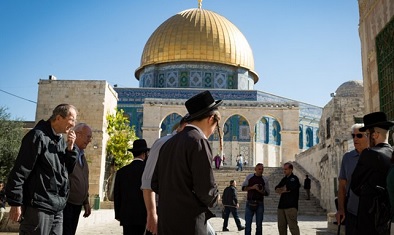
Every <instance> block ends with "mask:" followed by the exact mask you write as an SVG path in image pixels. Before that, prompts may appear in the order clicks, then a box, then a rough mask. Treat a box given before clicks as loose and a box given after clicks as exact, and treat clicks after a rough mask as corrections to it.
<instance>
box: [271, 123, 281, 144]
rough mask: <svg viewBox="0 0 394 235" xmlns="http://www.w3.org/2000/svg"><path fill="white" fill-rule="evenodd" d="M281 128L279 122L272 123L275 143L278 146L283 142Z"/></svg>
mask: <svg viewBox="0 0 394 235" xmlns="http://www.w3.org/2000/svg"><path fill="white" fill-rule="evenodd" d="M281 130H282V128H281V126H280V124H279V122H278V121H277V120H274V121H273V122H272V136H273V137H274V139H273V140H274V143H275V144H276V145H280V143H281V141H282V136H281V133H280V132H281Z"/></svg>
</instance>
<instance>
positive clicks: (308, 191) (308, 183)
mask: <svg viewBox="0 0 394 235" xmlns="http://www.w3.org/2000/svg"><path fill="white" fill-rule="evenodd" d="M305 177H306V178H305V180H304V189H305V192H306V200H311V179H309V175H305Z"/></svg>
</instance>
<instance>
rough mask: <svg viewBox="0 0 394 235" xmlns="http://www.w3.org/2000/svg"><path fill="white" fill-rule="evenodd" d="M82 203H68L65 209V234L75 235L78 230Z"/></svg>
mask: <svg viewBox="0 0 394 235" xmlns="http://www.w3.org/2000/svg"><path fill="white" fill-rule="evenodd" d="M81 210H82V205H74V204H71V203H68V202H67V204H66V207H65V208H64V210H63V235H74V234H75V232H76V231H77V227H78V220H79V215H80V214H81Z"/></svg>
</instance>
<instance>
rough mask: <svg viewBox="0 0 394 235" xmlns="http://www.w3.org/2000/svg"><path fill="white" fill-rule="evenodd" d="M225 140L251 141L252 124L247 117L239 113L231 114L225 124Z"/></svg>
mask: <svg viewBox="0 0 394 235" xmlns="http://www.w3.org/2000/svg"><path fill="white" fill-rule="evenodd" d="M223 140H224V141H239V142H249V141H250V125H249V122H248V120H246V118H245V117H243V116H242V115H239V114H234V115H232V116H230V117H229V118H228V119H227V120H226V122H225V123H224V125H223Z"/></svg>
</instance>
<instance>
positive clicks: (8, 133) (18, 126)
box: [0, 107, 24, 180]
mask: <svg viewBox="0 0 394 235" xmlns="http://www.w3.org/2000/svg"><path fill="white" fill-rule="evenodd" d="M23 134H24V132H23V123H22V122H21V121H18V120H16V121H15V120H14V121H13V120H11V118H10V114H9V113H7V109H6V108H4V107H0V179H2V180H6V178H7V177H8V175H9V173H10V171H11V169H12V167H13V165H14V162H15V159H16V156H17V155H18V151H19V147H20V144H21V141H22V138H23Z"/></svg>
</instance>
